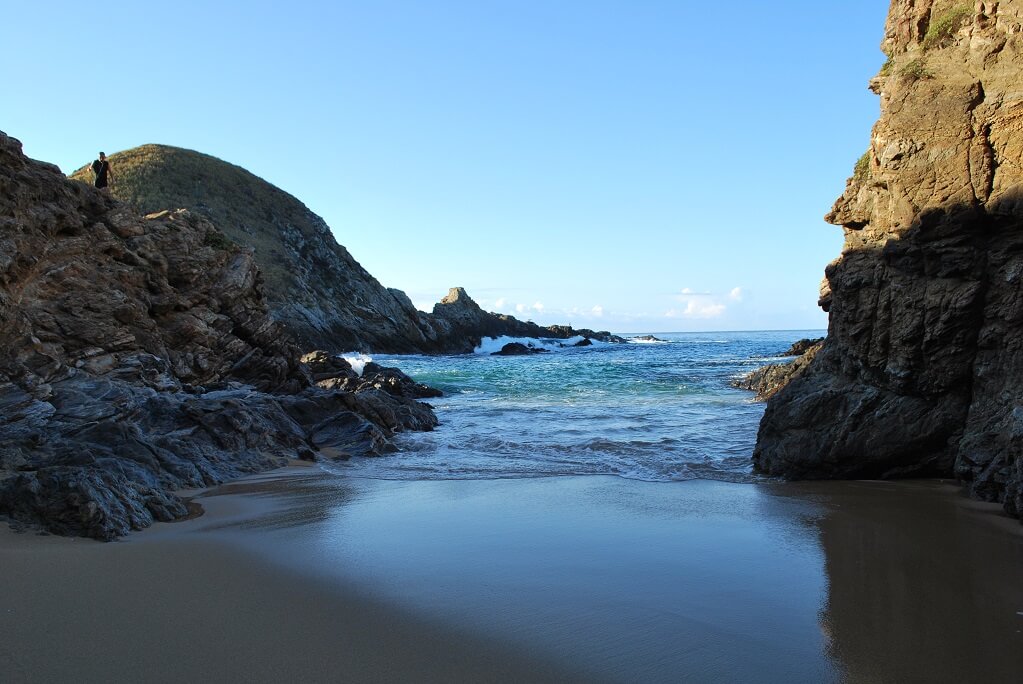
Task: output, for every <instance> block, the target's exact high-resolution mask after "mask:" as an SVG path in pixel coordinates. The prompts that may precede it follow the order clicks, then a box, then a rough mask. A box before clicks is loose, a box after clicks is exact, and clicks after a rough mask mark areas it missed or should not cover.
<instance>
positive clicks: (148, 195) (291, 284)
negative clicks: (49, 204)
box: [71, 145, 611, 354]
mask: <svg viewBox="0 0 1023 684" xmlns="http://www.w3.org/2000/svg"><path fill="white" fill-rule="evenodd" d="M109 159H110V162H111V164H112V165H113V168H114V171H115V178H116V182H115V183H114V184H113V186H112V187H111V192H112V193H113V195H114V197H116V198H117V199H120V200H121V201H123V202H125V203H127V204H130V205H131V206H133V207H135V208H136V209H138V210H139V211H140V212H142V213H144V214H146V213H151V212H157V211H162V210H167V209H177V208H186V209H188V210H189V211H190V212H191V213H192V214H194V215H196V216H200V217H204V218H207V219H209V220H210V221H211V222H212V223H213V224H215V225H216V226H217V228H218V229H219V230H220V231H221V232H222V233H223V234H224V235H225V236H226V238H227V240H229V241H230V242H233V243H235V244H237V245H240V246H242V247H247V248H251V249H252V258H253V259H254V261H255V263H256V264H257V265H258V266H259V268H260V271H261V272H262V273H263V277H264V287H263V290H264V294H265V297H266V302H267V305H268V306H269V308H270V312H271V314H272V316H273V317H274V318H275V319H276V320H277V321H278V322H280V323H281V324H282V325H283V326H284V327H285V328H286V329H287V330H288V331H289V332H290V333H291V335H292V337H293V338H294V339H295V341H296V342H297V343H298V345H299V346H300V347H301V348H302V349H303V350H312V349H324V350H326V351H331V352H344V351H363V352H379V353H397V354H401V353H424V354H434V353H468V352H471V351H472V350H473V349H474V348H475V347H477V346H478V345H479V343H480V339H481V338H482V337H487V336H492V337H499V336H501V335H507V336H512V337H514V336H544V337H561V338H566V337H573V336H576V335H580V334H582V335H587V336H590V337H594V338H596V339H602V340H607V339H610V338H611V335H610V333H608V332H602V333H595V332H593V331H589V330H582V331H576V330H573V329H571V328H569V327H567V326H552V327H550V328H542V327H541V326H538V325H536V324H534V323H529V322H523V321H519V320H517V319H515V318H514V317H512V316H505V315H500V314H491V313H488V312H485V311H483V310H482V309H480V308H479V306H477V305H476V303H475V302H474V301H472V299H471V298H469V296H468V295H467V294H466V293H465V290H463V289H462V288H452V289H451V291H450V292H449V293H448V295H447V296H446V297H445V298H444V299H443V300H441V302H440V304H439V305H438V306H437V307H435V308H434V312H433V314H430V313H426V312H423V311H419V310H418V309H416V307H415V306H414V305H413V304H412V300H411V299H409V297H408V296H407V295H406V294H405V293H404V292H402V291H401V290H398V289H394V288H388V287H384V286H383V285H382V284H381V283H380V282H379V281H378V280H377V279H376V278H374V277H373V276H372V275H370V274H369V273H368V272H367V271H366V269H364V268H363V267H362V266H361V265H360V264H359V262H357V261H356V260H355V258H354V257H352V255H351V254H350V253H349V252H348V250H347V249H345V248H344V247H343V246H342V245H340V244H338V242H337V240H335V239H334V236H333V234H332V233H331V230H330V228H329V227H328V226H327V224H326V222H325V221H324V220H323V219H322V218H320V217H319V216H317V215H316V214H314V213H313V212H312V211H310V210H309V209H308V208H307V207H306V206H305V205H304V204H303V203H302V202H300V201H299V200H298V199H296V198H295V197H293V196H292V195H290V194H288V193H286V192H284V191H283V190H281V189H280V188H277V187H275V186H274V185H272V184H270V183H268V182H266V181H265V180H263V179H262V178H259V177H258V176H256V175H254V174H252V173H250V172H248V171H246V170H245V169H243V168H241V167H239V166H235V165H234V164H230V163H228V162H225V161H222V160H220V159H217V158H216V157H212V156H210V155H207V154H202V153H200V152H194V151H192V150H186V149H182V148H179V147H171V146H168V145H142V146H140V147H135V148H132V149H130V150H126V151H124V152H118V153H116V154H112V155H110V157H109ZM71 177H72V178H75V179H78V180H83V181H91V172H90V171H89V167H87V166H86V167H83V168H81V169H78V170H77V171H75V172H74V173H72V174H71Z"/></svg>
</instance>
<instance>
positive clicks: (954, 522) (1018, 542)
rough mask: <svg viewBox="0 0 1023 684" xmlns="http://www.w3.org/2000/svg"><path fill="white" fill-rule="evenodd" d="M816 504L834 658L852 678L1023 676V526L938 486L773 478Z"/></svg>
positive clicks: (783, 490) (825, 623)
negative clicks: (821, 510)
mask: <svg viewBox="0 0 1023 684" xmlns="http://www.w3.org/2000/svg"><path fill="white" fill-rule="evenodd" d="M770 488H771V489H773V490H774V491H775V492H777V493H779V494H781V495H783V496H796V497H798V498H806V499H811V500H814V501H817V502H818V503H820V504H821V505H822V506H823V508H824V511H825V513H824V515H822V516H821V517H820V518H818V519H816V520H814V521H812V522H808V523H807V524H808V525H810V526H812V527H813V528H815V529H816V530H817V532H818V534H819V538H820V542H821V546H822V548H823V551H824V556H825V564H824V567H825V572H826V573H827V579H828V590H827V599H826V602H825V606H824V609H823V611H822V614H821V623H822V628H823V630H824V632H825V634H826V635H827V637H828V642H827V646H826V650H827V654H828V655H829V657H830V658H831V659H832V660H833V661H834V663H835V664H836V666H837V667H838V668H839V669H840V670H841V671H843V672H844V673H845V679H846V681H850V682H980V681H984V682H1015V681H1021V677H1023V581H1021V580H1023V529H1021V527H1020V525H1019V523H1018V522H1017V521H1015V520H1009V519H1007V518H1005V517H1004V516H1002V515H1001V513H1000V511H999V510H998V508H999V507H997V506H990V507H988V506H985V505H982V504H977V503H976V502H972V501H969V500H966V499H962V498H960V497H959V496H958V494H957V488H954V487H952V486H949V485H943V484H940V483H936V482H900V483H891V482H888V483H885V482H832V483H803V484H785V485H777V486H770Z"/></svg>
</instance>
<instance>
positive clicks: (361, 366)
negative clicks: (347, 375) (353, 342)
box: [338, 352, 373, 377]
mask: <svg viewBox="0 0 1023 684" xmlns="http://www.w3.org/2000/svg"><path fill="white" fill-rule="evenodd" d="M338 358H341V359H344V360H345V361H347V362H348V365H349V366H351V367H352V370H353V371H355V374H356V375H358V376H359V377H362V371H363V370H365V369H366V364H367V363H369V362H370V361H372V360H373V357H372V356H367V355H366V354H361V353H359V352H344V353H342V354H338Z"/></svg>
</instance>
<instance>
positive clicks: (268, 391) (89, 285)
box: [0, 133, 437, 539]
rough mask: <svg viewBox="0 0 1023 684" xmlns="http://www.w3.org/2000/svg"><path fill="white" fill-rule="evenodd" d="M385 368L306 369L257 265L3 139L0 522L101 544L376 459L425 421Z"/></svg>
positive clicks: (315, 362)
mask: <svg viewBox="0 0 1023 684" xmlns="http://www.w3.org/2000/svg"><path fill="white" fill-rule="evenodd" d="M434 394H435V392H434V391H432V390H430V388H427V387H425V386H423V385H420V384H417V383H415V382H414V381H412V380H411V379H410V378H408V377H407V376H405V375H404V374H402V373H401V372H400V371H397V370H396V369H387V368H383V367H380V366H376V365H375V364H368V365H367V366H366V367H365V368H364V369H363V373H362V374H361V375H359V374H358V373H356V372H355V371H354V370H353V369H352V368H351V367H350V366H349V365H348V364H347V363H345V362H344V361H343V360H339V359H336V358H333V357H332V355H330V354H327V353H325V352H318V353H310V354H307V355H305V356H304V357H302V355H301V350H300V347H299V346H297V345H296V344H295V343H294V342H293V341H292V338H291V337H290V336H289V335H288V334H287V331H286V330H285V329H284V328H282V325H281V324H280V323H278V322H277V321H275V320H274V319H273V318H272V317H271V316H270V315H269V311H268V309H267V306H266V302H265V301H264V296H263V282H262V276H261V273H260V270H259V268H258V265H257V261H256V258H255V255H254V252H253V250H252V249H251V248H243V247H241V246H239V245H238V244H237V243H236V242H235V241H233V240H232V239H230V238H229V237H227V236H225V235H224V233H222V232H221V231H220V230H219V228H218V227H217V226H216V225H215V224H214V223H213V222H211V221H210V220H209V219H208V218H207V217H205V216H203V215H201V214H197V213H194V212H191V211H188V210H175V211H163V212H160V213H156V214H151V215H148V216H146V217H143V216H141V215H139V214H138V213H137V212H136V211H134V210H133V209H132V208H130V207H128V206H126V205H124V204H122V203H120V202H118V201H117V200H115V199H113V198H112V197H110V196H108V195H107V194H104V193H102V192H100V191H97V190H95V189H94V188H91V187H89V186H88V185H86V184H83V183H80V182H77V181H72V180H68V179H67V178H65V177H64V175H63V174H62V173H61V172H60V170H59V169H58V168H57V167H55V166H52V165H50V164H45V163H41V162H37V161H33V160H30V159H28V158H27V157H25V156H24V154H23V153H22V151H21V144H20V143H19V142H18V141H17V140H15V139H13V138H10V137H8V136H7V135H5V134H3V133H0V514H2V515H5V516H8V517H9V519H10V520H12V521H14V522H15V523H16V524H23V525H32V526H39V527H42V528H43V529H46V530H48V531H50V532H54V533H58V534H67V535H83V536H90V537H95V538H97V539H112V538H115V537H117V536H120V535H123V534H125V533H127V532H128V531H130V530H133V529H139V528H142V527H145V526H147V525H149V524H151V523H152V522H153V521H154V520H172V519H175V518H180V517H182V516H185V515H186V514H187V513H188V509H187V506H186V502H185V501H184V500H183V499H182V498H181V497H179V496H178V495H177V494H175V492H176V491H178V490H181V489H185V488H195V487H205V486H209V485H213V484H217V483H220V482H222V481H224V480H225V479H228V478H233V477H237V476H239V475H241V474H244V473H249V472H255V471H259V470H265V469H268V468H273V467H277V466H280V465H283V464H286V463H287V462H288V461H289V460H290V459H295V458H301V459H315V458H319V457H334V458H336V457H346V456H349V455H356V454H361V455H372V454H380V453H385V452H387V451H389V450H392V449H393V448H394V447H393V445H392V444H391V441H390V438H391V437H392V436H393V435H394V434H395V433H396V432H399V431H402V430H429V429H432V428H433V426H434V425H436V423H437V420H436V417H435V416H434V414H433V412H432V410H431V409H430V407H429V406H428V405H426V404H423V403H421V402H419V401H416V400H417V399H418V398H421V397H428V396H433V395H434Z"/></svg>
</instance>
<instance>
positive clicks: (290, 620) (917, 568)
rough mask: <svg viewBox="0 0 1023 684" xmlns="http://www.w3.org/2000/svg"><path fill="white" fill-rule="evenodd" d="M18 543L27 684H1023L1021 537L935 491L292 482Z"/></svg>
mask: <svg viewBox="0 0 1023 684" xmlns="http://www.w3.org/2000/svg"><path fill="white" fill-rule="evenodd" d="M197 501H198V502H200V503H201V504H202V506H203V507H204V509H205V511H206V512H205V514H204V515H202V516H201V517H199V518H196V519H193V520H189V521H185V522H181V523H175V524H163V525H157V526H155V527H154V528H152V529H150V530H146V531H144V532H141V533H137V534H135V535H132V536H131V537H130V538H128V539H127V540H126V541H123V542H118V543H113V544H101V543H97V542H92V541H88V540H69V539H59V538H54V537H43V536H38V535H34V534H20V535H19V534H15V533H12V532H10V531H7V530H3V531H2V532H0V562H2V567H3V569H4V570H3V573H4V580H3V582H2V585H0V669H2V671H3V672H4V677H3V679H4V681H11V682H21V681H26V682H36V681H47V682H48V681H72V680H73V681H97V682H98V681H128V680H131V681H171V680H180V679H183V678H186V677H187V678H192V679H196V680H198V681H211V680H218V681H282V680H301V681H474V682H478V681H623V682H624V681H647V682H656V681H665V682H668V681H694V682H702V681H708V682H709V681H735V682H775V681H778V682H781V681H850V682H886V681H900V682H901V681H932V682H941V681H949V682H962V681H986V682H1001V681H1006V682H1008V681H1018V679H1019V675H1020V673H1023V634H1021V630H1023V583H1021V582H1020V579H1021V578H1023V530H1021V529H1020V525H1019V524H1018V523H1017V522H1016V521H1012V520H1008V519H1005V518H1003V517H1001V515H1000V514H999V513H998V512H997V507H992V506H985V505H982V504H977V503H975V502H970V501H967V500H965V499H962V498H961V497H959V496H958V494H957V489H956V488H955V487H952V486H948V485H943V484H940V483H934V482H916V483H876V482H851V483H849V482H839V483H800V484H768V485H745V484H729V483H719V482H682V483H646V482H636V481H629V480H622V479H618V478H609V477H563V478H545V479H535V480H498V481H440V482H436V481H434V482H389V481H376V480H357V479H344V478H341V477H338V476H336V475H332V474H329V473H325V472H323V471H321V470H319V469H318V468H315V467H305V468H291V469H287V470H285V471H278V472H277V473H273V474H268V475H263V476H259V477H254V478H248V479H246V480H242V481H239V482H237V483H234V484H231V485H227V486H224V487H221V488H218V489H216V490H211V491H209V492H205V493H202V494H201V495H200V496H199V498H197Z"/></svg>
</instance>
